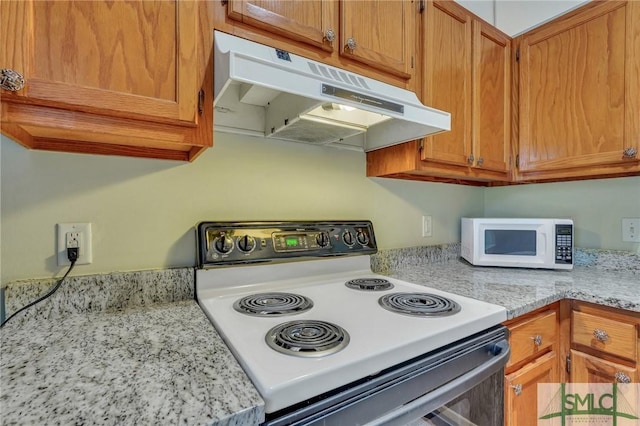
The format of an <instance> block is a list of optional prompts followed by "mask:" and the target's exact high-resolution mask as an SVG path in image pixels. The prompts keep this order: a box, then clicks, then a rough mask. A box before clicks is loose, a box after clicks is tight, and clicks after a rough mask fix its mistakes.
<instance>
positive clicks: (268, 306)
mask: <svg viewBox="0 0 640 426" xmlns="http://www.w3.org/2000/svg"><path fill="white" fill-rule="evenodd" d="M312 307H313V302H312V301H311V299H309V298H307V297H305V296H301V295H299V294H293V293H258V294H252V295H249V296H246V297H243V298H242V299H239V300H237V301H236V302H235V303H234V304H233V309H235V310H236V311H238V312H240V313H243V314H247V315H253V316H271V317H276V316H283V315H292V314H299V313H301V312H305V311H308V310H309V309H311V308H312Z"/></svg>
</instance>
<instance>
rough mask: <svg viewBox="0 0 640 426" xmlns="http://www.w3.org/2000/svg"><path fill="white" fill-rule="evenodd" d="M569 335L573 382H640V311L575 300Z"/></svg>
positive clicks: (572, 307) (571, 377) (571, 379)
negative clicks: (639, 367)
mask: <svg viewBox="0 0 640 426" xmlns="http://www.w3.org/2000/svg"><path fill="white" fill-rule="evenodd" d="M570 339H571V350H570V358H571V368H570V370H571V373H570V381H571V382H575V383H613V382H618V383H629V382H634V383H637V382H640V374H638V365H639V364H640V314H639V313H637V312H629V311H624V310H622V309H615V308H609V307H605V306H598V305H593V304H590V303H586V302H578V301H573V302H572V306H571V336H570Z"/></svg>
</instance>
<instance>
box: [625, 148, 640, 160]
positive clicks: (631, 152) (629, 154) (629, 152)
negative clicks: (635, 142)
mask: <svg viewBox="0 0 640 426" xmlns="http://www.w3.org/2000/svg"><path fill="white" fill-rule="evenodd" d="M637 154H638V150H637V149H635V148H633V147H631V148H627V149H625V150H624V151H622V156H623V157H624V158H636V155H637Z"/></svg>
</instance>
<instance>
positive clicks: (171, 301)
mask: <svg viewBox="0 0 640 426" xmlns="http://www.w3.org/2000/svg"><path fill="white" fill-rule="evenodd" d="M458 253H459V247H457V246H456V245H455V244H454V245H448V246H446V247H443V246H433V247H427V248H415V249H414V248H410V249H398V250H394V251H388V252H382V253H378V254H377V255H376V256H374V257H373V258H372V268H373V270H374V271H376V272H378V273H382V274H386V275H390V276H393V277H396V278H399V279H402V280H406V281H411V282H415V283H418V284H423V285H425V286H429V287H433V288H438V289H441V290H443V291H448V292H451V293H456V294H460V295H464V296H468V297H472V298H476V299H479V300H483V301H487V302H491V303H496V304H499V305H503V306H505V307H506V308H507V310H508V317H509V318H513V317H517V316H519V315H522V314H525V313H527V312H529V311H532V310H534V309H536V308H538V307H542V306H544V305H546V304H549V303H552V302H555V301H557V300H561V299H563V298H573V299H578V300H584V301H588V302H593V303H598V304H602V305H607V306H613V307H618V308H622V309H626V310H629V311H635V312H640V262H639V261H638V257H637V256H636V255H630V256H624V257H622V258H621V257H619V256H617V255H616V256H610V255H609V253H605V254H601V253H599V254H595V253H588V252H587V253H584V254H582V253H581V256H583V257H584V259H585V260H584V263H585V265H587V266H577V267H576V268H575V269H574V270H572V271H546V270H531V269H507V268H482V267H473V266H470V265H469V264H467V263H466V262H464V261H461V260H459V259H458ZM611 259H614V260H613V263H612V262H611ZM620 259H623V261H622V264H621V263H620ZM589 265H591V267H590V266H589ZM594 265H595V266H594ZM50 285H51V280H48V281H42V280H34V281H29V282H16V283H12V284H10V285H8V286H7V287H6V291H5V297H6V299H7V311H8V312H7V313H8V314H11V312H12V311H14V310H15V309H17V308H18V307H20V306H23V305H24V304H26V302H28V301H29V300H33V299H34V298H35V296H36V295H38V294H41V293H42V292H43V291H44V290H45V289H46V288H48V287H49V286H50ZM193 288H194V283H193V269H192V268H180V269H174V270H163V271H138V272H132V273H113V274H104V275H94V276H86V277H73V278H71V279H70V281H69V282H68V283H65V285H64V286H62V288H61V289H60V291H59V292H58V293H56V294H55V295H54V296H53V297H51V298H50V299H49V300H47V301H45V302H43V303H41V304H39V305H36V307H33V308H31V309H30V310H29V311H27V312H26V313H24V314H20V315H19V316H16V318H15V319H14V320H12V322H10V323H9V324H7V326H6V327H5V328H4V329H2V330H0V343H1V351H0V423H1V424H2V425H13V424H114V425H115V424H118V425H121V424H136V425H146V424H189V425H191V424H214V425H255V424H258V423H259V422H260V421H261V420H262V419H263V416H264V403H263V401H262V399H261V398H260V396H259V394H258V393H257V391H256V390H255V388H254V387H253V385H252V384H251V382H250V380H249V379H248V377H247V376H246V375H245V373H244V372H243V371H242V369H241V368H240V366H239V365H238V363H237V362H236V360H235V359H234V358H233V356H232V354H231V353H230V351H229V350H228V349H227V347H226V346H225V344H224V342H223V341H222V339H221V338H220V336H219V335H218V334H217V333H216V332H215V330H214V328H213V327H212V326H211V324H210V323H209V322H208V319H207V318H206V316H205V315H204V313H203V312H202V311H201V310H200V308H199V307H198V306H197V304H196V303H195V302H194V301H193Z"/></svg>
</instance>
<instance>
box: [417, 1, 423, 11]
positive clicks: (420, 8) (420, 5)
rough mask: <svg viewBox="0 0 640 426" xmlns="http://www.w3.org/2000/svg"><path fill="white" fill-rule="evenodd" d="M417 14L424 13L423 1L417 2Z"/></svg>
mask: <svg viewBox="0 0 640 426" xmlns="http://www.w3.org/2000/svg"><path fill="white" fill-rule="evenodd" d="M418 12H419V13H422V12H424V0H419V1H418Z"/></svg>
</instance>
